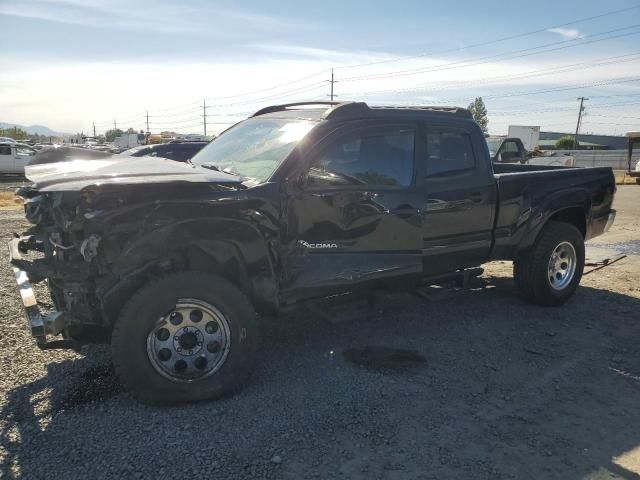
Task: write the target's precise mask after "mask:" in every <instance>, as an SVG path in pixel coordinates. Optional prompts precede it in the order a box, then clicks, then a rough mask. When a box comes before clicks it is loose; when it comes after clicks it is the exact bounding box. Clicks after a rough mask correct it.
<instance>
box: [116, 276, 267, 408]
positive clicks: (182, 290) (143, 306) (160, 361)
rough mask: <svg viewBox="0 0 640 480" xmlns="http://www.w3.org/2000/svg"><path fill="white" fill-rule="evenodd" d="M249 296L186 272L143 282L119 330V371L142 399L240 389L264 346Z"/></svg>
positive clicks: (180, 398) (165, 400)
mask: <svg viewBox="0 0 640 480" xmlns="http://www.w3.org/2000/svg"><path fill="white" fill-rule="evenodd" d="M257 337H258V334H257V325H256V321H255V314H254V312H253V309H252V307H251V304H250V302H249V299H248V298H247V297H246V296H245V295H244V294H243V293H242V292H241V291H240V290H239V289H238V288H236V287H235V286H234V285H233V284H231V283H230V282H228V281H227V280H224V279H222V278H220V277H217V276H213V275H209V274H205V273H199V272H184V273H176V274H171V275H167V276H165V277H162V278H160V279H157V280H154V281H152V282H151V283H149V284H148V285H146V286H145V287H143V288H142V289H141V290H140V291H139V292H138V293H137V294H135V295H134V296H133V297H132V298H131V299H130V300H129V301H128V302H127V304H126V305H125V307H124V309H123V310H122V313H121V315H120V317H119V318H118V320H117V322H116V325H115V327H114V330H113V335H112V341H111V342H112V350H113V356H114V364H115V367H116V371H117V373H118V374H119V376H120V377H121V378H122V380H123V382H124V383H125V384H126V385H127V387H128V388H129V390H130V391H131V392H132V393H133V394H134V396H136V397H137V398H138V399H139V400H140V401H142V402H143V403H150V404H171V403H179V402H187V401H194V400H202V399H207V398H216V397H220V396H222V395H227V394H231V393H233V392H235V391H236V390H238V389H239V387H240V386H241V385H242V383H243V382H244V380H245V379H246V378H247V376H248V375H249V373H250V371H251V368H252V366H253V360H254V356H255V351H256V347H257V340H258V338H257Z"/></svg>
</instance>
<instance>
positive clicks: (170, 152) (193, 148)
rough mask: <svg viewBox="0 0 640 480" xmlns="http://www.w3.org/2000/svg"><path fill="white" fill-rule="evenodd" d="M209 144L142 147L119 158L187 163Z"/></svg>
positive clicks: (161, 144) (172, 144)
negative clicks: (141, 158) (159, 159)
mask: <svg viewBox="0 0 640 480" xmlns="http://www.w3.org/2000/svg"><path fill="white" fill-rule="evenodd" d="M206 144H207V142H171V143H159V144H156V145H141V146H138V147H133V148H130V149H129V150H125V151H124V152H122V153H119V154H118V155H117V156H118V157H147V156H148V157H162V158H168V159H169V160H175V161H176V162H186V161H187V160H189V159H190V158H191V157H193V156H194V155H195V154H196V153H198V152H199V151H200V150H202V148H203V147H204V146H205V145H206Z"/></svg>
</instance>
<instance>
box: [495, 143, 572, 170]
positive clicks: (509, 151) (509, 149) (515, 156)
mask: <svg viewBox="0 0 640 480" xmlns="http://www.w3.org/2000/svg"><path fill="white" fill-rule="evenodd" d="M487 146H488V147H489V154H490V155H491V157H492V158H491V161H492V162H494V163H524V164H527V165H548V166H562V167H573V166H574V159H573V157H572V156H571V155H566V154H559V153H558V152H546V151H542V150H533V151H530V152H529V151H527V149H526V148H525V146H524V144H523V143H522V140H521V139H519V138H503V137H487Z"/></svg>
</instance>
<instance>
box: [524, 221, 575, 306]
mask: <svg viewBox="0 0 640 480" xmlns="http://www.w3.org/2000/svg"><path fill="white" fill-rule="evenodd" d="M583 270H584V238H583V237H582V233H580V231H579V230H578V229H577V228H576V227H574V226H573V225H570V224H568V223H563V222H555V221H551V222H549V223H548V224H547V225H546V226H545V227H544V229H543V230H542V232H541V233H540V236H539V237H538V239H537V241H536V243H535V245H534V246H533V248H532V249H531V250H530V251H528V252H527V253H524V254H521V255H520V256H519V257H518V258H517V259H516V260H515V261H514V272H513V273H514V278H515V280H516V285H517V286H518V288H519V289H520V291H521V292H522V293H523V295H524V296H525V297H526V298H527V299H528V300H529V301H531V302H532V303H536V304H538V305H544V306H556V305H562V304H563V303H564V302H566V301H567V299H568V298H569V297H571V295H573V293H574V292H575V291H576V288H578V284H579V283H580V279H581V278H582V272H583Z"/></svg>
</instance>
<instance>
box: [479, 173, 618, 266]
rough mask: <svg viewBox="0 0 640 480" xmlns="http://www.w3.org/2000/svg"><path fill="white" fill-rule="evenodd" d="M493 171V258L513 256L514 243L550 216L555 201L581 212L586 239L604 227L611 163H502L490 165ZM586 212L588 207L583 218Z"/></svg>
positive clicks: (612, 185) (612, 181)
mask: <svg viewBox="0 0 640 480" xmlns="http://www.w3.org/2000/svg"><path fill="white" fill-rule="evenodd" d="M493 171H494V177H495V179H496V184H497V191H498V205H497V207H498V208H497V213H496V221H495V234H494V249H493V254H492V258H497V259H512V258H513V256H514V253H515V247H516V246H518V245H520V244H521V242H523V239H524V238H531V237H532V235H531V230H532V229H534V228H535V227H536V225H537V224H539V223H540V224H542V223H543V220H546V219H547V218H548V216H549V215H553V213H554V211H555V210H556V203H557V209H558V210H560V209H561V208H562V209H566V208H567V207H573V208H575V212H576V214H577V215H578V214H580V212H583V213H582V216H583V218H584V231H583V233H584V235H585V238H586V239H589V238H592V237H594V236H596V235H599V234H600V233H602V231H603V230H604V228H605V225H606V221H607V218H608V215H609V212H610V210H611V202H612V199H613V195H614V193H615V188H616V187H615V178H614V175H613V171H612V170H611V168H609V167H593V168H576V167H556V166H544V165H521V164H507V163H503V164H493ZM584 212H589V214H588V215H587V217H586V218H585V217H584V215H585V213H584ZM521 246H522V245H521Z"/></svg>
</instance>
